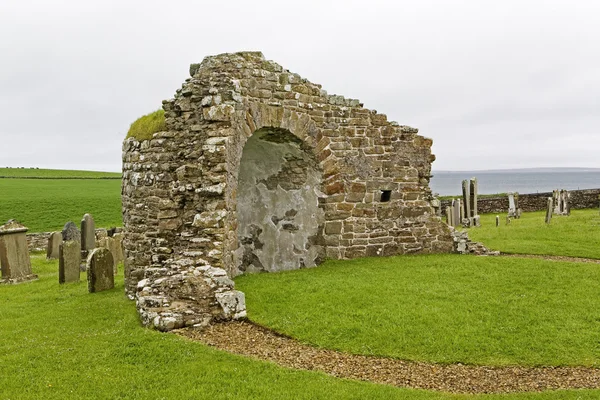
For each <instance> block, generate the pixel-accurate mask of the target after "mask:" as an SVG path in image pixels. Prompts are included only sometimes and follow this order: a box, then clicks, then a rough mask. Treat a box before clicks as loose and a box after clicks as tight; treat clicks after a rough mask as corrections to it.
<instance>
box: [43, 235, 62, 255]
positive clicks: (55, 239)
mask: <svg viewBox="0 0 600 400" xmlns="http://www.w3.org/2000/svg"><path fill="white" fill-rule="evenodd" d="M62 241H63V240H62V232H52V233H51V234H50V236H49V237H48V246H47V247H46V258H47V259H48V260H50V259H56V258H58V257H59V254H58V253H59V249H60V244H61V243H62Z"/></svg>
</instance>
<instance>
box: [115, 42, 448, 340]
mask: <svg viewBox="0 0 600 400" xmlns="http://www.w3.org/2000/svg"><path fill="white" fill-rule="evenodd" d="M190 75H191V77H190V78H188V79H186V81H185V82H184V84H183V85H182V87H181V89H179V90H177V92H176V94H175V97H174V98H173V99H171V100H167V101H164V102H163V109H164V111H165V123H166V129H165V131H163V132H158V133H155V134H154V135H153V137H152V139H149V140H138V139H136V138H128V139H126V140H125V142H124V144H123V187H122V201H123V221H124V232H125V238H124V243H125V252H126V261H125V277H126V291H127V293H128V295H129V296H130V297H131V298H132V299H136V300H137V307H138V310H139V312H140V315H141V318H142V320H143V322H144V323H145V324H148V325H153V326H155V327H157V328H158V329H161V330H169V329H173V328H178V327H183V326H205V325H207V324H210V323H211V322H213V321H217V320H226V319H235V318H242V317H244V316H245V303H244V295H243V293H241V292H239V291H236V290H235V289H234V284H233V281H232V280H231V278H233V277H235V276H236V275H238V274H241V273H249V272H274V271H281V270H291V269H298V268H309V267H314V266H317V265H318V264H319V263H321V262H323V261H324V260H326V259H350V258H356V257H377V256H392V255H399V254H409V253H440V252H451V251H452V237H451V233H450V231H449V228H448V227H447V226H446V224H444V223H443V222H442V221H441V220H440V218H439V217H437V216H435V214H434V212H433V208H432V206H431V190H430V188H429V178H430V172H431V163H432V161H433V160H434V159H435V157H434V155H433V154H432V153H431V145H432V141H431V139H428V138H425V137H423V136H420V135H418V131H417V129H415V128H411V127H408V126H404V125H399V124H397V123H396V122H393V121H388V119H387V117H386V115H384V114H379V113H377V111H375V110H369V109H367V108H364V107H363V104H362V103H360V102H359V101H358V100H356V99H350V98H345V97H342V96H339V95H329V94H328V93H327V92H326V91H325V90H324V89H323V88H322V87H321V85H318V84H313V83H311V82H309V81H308V80H306V79H304V78H302V77H300V76H299V75H298V74H295V73H292V72H289V71H288V70H286V69H284V68H283V67H281V66H280V65H278V64H276V63H275V62H272V61H266V60H265V58H264V57H263V55H262V54H261V53H258V52H242V53H235V54H221V55H217V56H211V57H207V58H205V59H204V61H203V62H202V63H201V64H193V65H192V66H191V67H190Z"/></svg>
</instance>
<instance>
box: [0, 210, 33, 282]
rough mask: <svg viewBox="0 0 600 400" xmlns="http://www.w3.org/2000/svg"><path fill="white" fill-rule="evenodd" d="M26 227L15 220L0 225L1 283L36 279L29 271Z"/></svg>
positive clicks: (29, 262)
mask: <svg viewBox="0 0 600 400" xmlns="http://www.w3.org/2000/svg"><path fill="white" fill-rule="evenodd" d="M26 232H27V228H26V227H24V226H23V225H21V224H20V223H19V222H17V221H15V220H10V221H8V222H7V223H6V224H4V225H2V226H0V267H1V269H2V280H0V282H1V283H19V282H24V281H29V280H33V279H37V275H35V274H34V273H33V272H32V271H31V261H30V259H29V249H28V247H27V236H26Z"/></svg>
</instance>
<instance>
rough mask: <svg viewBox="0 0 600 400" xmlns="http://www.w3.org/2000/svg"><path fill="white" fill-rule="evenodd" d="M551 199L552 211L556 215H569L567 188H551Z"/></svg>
mask: <svg viewBox="0 0 600 400" xmlns="http://www.w3.org/2000/svg"><path fill="white" fill-rule="evenodd" d="M552 201H553V207H554V210H553V213H554V214H556V215H569V214H570V207H569V192H568V191H567V190H564V189H561V190H558V189H557V190H553V191H552Z"/></svg>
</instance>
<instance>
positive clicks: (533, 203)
mask: <svg viewBox="0 0 600 400" xmlns="http://www.w3.org/2000/svg"><path fill="white" fill-rule="evenodd" d="M599 196H600V189H581V190H569V206H570V208H571V209H572V210H581V209H585V208H598V205H599V204H600V198H599ZM548 197H552V192H545V193H527V194H520V193H519V208H521V210H523V211H525V212H529V211H545V210H546V208H547V200H548ZM457 198H458V196H457ZM441 204H442V213H444V215H445V210H446V206H449V205H450V204H451V200H442V201H441ZM477 208H478V209H479V212H480V214H489V213H496V214H502V213H506V212H507V211H508V196H506V195H504V196H494V197H479V199H478V200H477Z"/></svg>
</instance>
